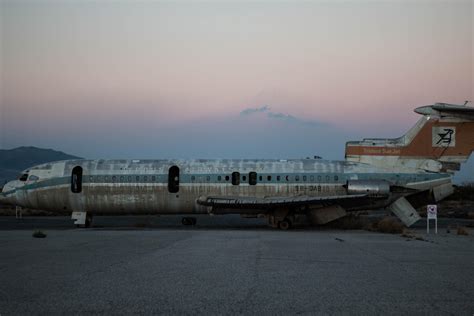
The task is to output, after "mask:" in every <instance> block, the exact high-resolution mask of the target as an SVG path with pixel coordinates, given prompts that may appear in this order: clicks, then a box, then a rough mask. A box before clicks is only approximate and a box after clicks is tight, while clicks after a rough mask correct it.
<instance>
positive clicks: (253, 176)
mask: <svg viewBox="0 0 474 316" xmlns="http://www.w3.org/2000/svg"><path fill="white" fill-rule="evenodd" d="M249 184H250V185H256V184H257V173H256V172H249Z"/></svg>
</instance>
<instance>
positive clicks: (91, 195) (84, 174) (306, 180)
mask: <svg viewBox="0 0 474 316" xmlns="http://www.w3.org/2000/svg"><path fill="white" fill-rule="evenodd" d="M78 167H80V169H81V178H80V184H79V185H80V188H78V187H77V185H78V183H75V182H74V181H76V180H77V179H73V177H74V175H73V174H74V172H73V170H74V168H78ZM170 168H175V170H178V173H177V174H173V175H170V172H171V171H170V170H171V169H170ZM176 168H178V169H176ZM251 173H254V174H253V175H251ZM25 174H27V175H28V176H27V180H26V181H19V180H17V181H13V182H10V183H8V184H7V185H6V186H5V187H4V190H3V193H2V196H3V198H2V199H3V202H7V203H11V204H16V205H20V206H22V207H27V208H33V209H43V210H50V211H56V212H67V213H70V212H71V211H86V212H89V213H92V214H199V213H208V212H209V209H208V208H206V207H202V206H201V205H198V204H197V203H196V201H197V200H198V199H199V198H200V197H205V196H231V197H232V196H235V197H246V196H251V197H257V198H269V197H282V196H284V197H298V196H309V197H311V196H315V197H318V196H321V197H326V196H341V195H347V194H350V192H348V190H347V183H348V181H353V180H383V181H386V182H388V183H389V184H390V186H397V187H404V188H407V189H409V188H415V189H417V190H429V189H430V188H432V187H434V186H437V185H440V184H443V183H450V181H451V176H450V175H449V174H444V173H431V172H425V171H419V172H412V173H400V172H393V171H391V170H390V169H383V168H379V167H374V166H371V165H368V164H364V163H355V162H347V161H325V160H320V159H298V160H68V161H60V162H53V163H47V164H43V165H39V166H35V167H32V168H30V169H28V170H26V171H25ZM237 177H238V179H237ZM250 177H253V180H254V182H253V183H252V180H250ZM173 181H174V182H173ZM170 182H173V183H172V184H173V185H172V186H171V187H170ZM79 189H80V190H79ZM345 208H346V209H347V210H350V208H351V207H350V206H346V207H345ZM367 208H370V207H369V206H367ZM264 211H265V210H262V213H264ZM231 212H235V213H246V210H243V209H235V211H231Z"/></svg>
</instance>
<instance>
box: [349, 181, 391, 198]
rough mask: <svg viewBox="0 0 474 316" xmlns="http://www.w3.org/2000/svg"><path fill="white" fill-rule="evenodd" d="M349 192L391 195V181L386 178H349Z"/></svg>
mask: <svg viewBox="0 0 474 316" xmlns="http://www.w3.org/2000/svg"><path fill="white" fill-rule="evenodd" d="M347 194H377V195H389V194H390V183H389V182H387V181H385V180H349V181H347Z"/></svg>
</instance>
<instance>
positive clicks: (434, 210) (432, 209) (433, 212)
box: [426, 205, 438, 234]
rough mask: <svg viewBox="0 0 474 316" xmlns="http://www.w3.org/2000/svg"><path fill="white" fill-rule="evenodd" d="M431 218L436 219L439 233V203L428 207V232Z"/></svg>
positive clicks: (428, 231) (436, 230) (436, 229)
mask: <svg viewBox="0 0 474 316" xmlns="http://www.w3.org/2000/svg"><path fill="white" fill-rule="evenodd" d="M430 219H434V221H435V234H437V233H438V205H428V206H427V207H426V232H427V233H428V234H429V233H430Z"/></svg>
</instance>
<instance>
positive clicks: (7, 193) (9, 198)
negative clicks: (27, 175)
mask: <svg viewBox="0 0 474 316" xmlns="http://www.w3.org/2000/svg"><path fill="white" fill-rule="evenodd" d="M0 204H9V205H15V204H16V198H15V186H13V185H12V183H11V182H8V183H6V184H5V185H4V186H3V188H2V190H1V192H0Z"/></svg>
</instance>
